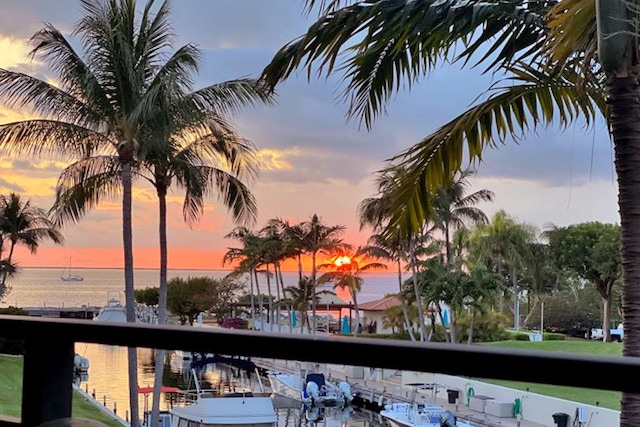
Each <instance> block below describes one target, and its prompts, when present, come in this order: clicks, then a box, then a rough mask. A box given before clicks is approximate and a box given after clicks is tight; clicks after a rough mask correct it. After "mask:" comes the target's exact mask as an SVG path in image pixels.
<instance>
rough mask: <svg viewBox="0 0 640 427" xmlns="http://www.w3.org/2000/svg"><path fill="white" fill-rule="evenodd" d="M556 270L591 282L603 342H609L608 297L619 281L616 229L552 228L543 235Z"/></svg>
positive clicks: (585, 225)
mask: <svg viewBox="0 0 640 427" xmlns="http://www.w3.org/2000/svg"><path fill="white" fill-rule="evenodd" d="M545 236H546V237H547V238H548V240H549V248H550V251H551V253H552V254H553V259H554V260H555V263H556V265H557V266H558V268H561V269H563V270H566V271H568V272H570V273H572V274H574V275H575V276H576V277H577V278H579V279H581V280H585V281H587V282H589V283H592V284H593V285H594V286H595V287H596V289H597V291H598V294H599V295H600V297H601V298H602V306H603V310H602V330H603V331H604V337H603V340H604V341H611V335H610V331H609V329H610V323H611V298H612V296H613V285H614V284H615V283H616V282H617V281H618V280H619V279H620V276H621V273H622V265H621V260H620V227H619V226H618V225H615V224H603V223H600V222H585V223H581V224H574V225H570V226H568V227H553V228H551V229H550V230H547V231H546V232H545Z"/></svg>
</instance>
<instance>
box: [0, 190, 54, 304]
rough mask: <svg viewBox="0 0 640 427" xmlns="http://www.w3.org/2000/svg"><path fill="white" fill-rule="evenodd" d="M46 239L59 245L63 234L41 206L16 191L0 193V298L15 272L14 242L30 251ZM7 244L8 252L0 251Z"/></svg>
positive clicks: (34, 250) (0, 298)
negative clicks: (8, 279)
mask: <svg viewBox="0 0 640 427" xmlns="http://www.w3.org/2000/svg"><path fill="white" fill-rule="evenodd" d="M45 240H51V241H52V242H53V243H56V244H62V243H63V242H64V237H63V236H62V233H61V232H60V230H59V229H58V227H57V226H56V225H55V224H54V223H53V222H52V221H51V220H50V219H49V218H48V217H47V213H46V212H45V210H44V209H41V208H39V207H37V206H35V205H33V204H31V201H30V200H24V199H23V198H22V197H21V196H20V195H19V194H16V193H11V194H9V195H8V196H5V195H2V196H0V259H1V260H2V269H1V270H0V274H1V279H0V280H1V282H0V300H2V298H3V297H4V296H5V294H6V292H7V278H8V277H10V276H11V275H13V274H15V272H16V266H15V265H14V263H13V262H12V260H13V252H14V250H15V248H16V246H17V245H25V246H26V247H27V248H29V251H30V252H31V253H32V254H35V253H36V252H37V251H38V247H39V246H40V244H41V243H42V242H43V241H45ZM7 244H8V249H7V250H8V253H7V255H6V256H4V253H3V250H4V249H5V248H6V245H7Z"/></svg>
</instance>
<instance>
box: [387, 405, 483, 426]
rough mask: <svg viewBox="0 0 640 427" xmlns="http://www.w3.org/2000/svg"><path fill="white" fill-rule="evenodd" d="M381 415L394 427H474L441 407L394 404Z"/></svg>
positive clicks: (388, 406)
mask: <svg viewBox="0 0 640 427" xmlns="http://www.w3.org/2000/svg"><path fill="white" fill-rule="evenodd" d="M380 415H381V416H382V417H383V418H384V419H385V420H387V421H388V422H389V424H391V425H392V426H393V427H474V426H473V424H469V423H468V422H465V421H458V420H457V419H456V416H455V415H453V414H452V413H451V412H450V411H448V410H446V409H445V408H443V407H442V406H439V405H431V404H417V403H413V404H411V403H392V404H388V405H385V407H384V409H383V410H381V411H380Z"/></svg>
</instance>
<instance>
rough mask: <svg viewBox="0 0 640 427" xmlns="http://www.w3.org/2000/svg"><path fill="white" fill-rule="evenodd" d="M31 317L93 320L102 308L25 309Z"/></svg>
mask: <svg viewBox="0 0 640 427" xmlns="http://www.w3.org/2000/svg"><path fill="white" fill-rule="evenodd" d="M22 309H23V310H24V311H26V312H27V313H29V316H36V317H59V318H64V319H93V318H94V317H96V316H97V315H98V312H99V311H100V307H93V306H91V307H89V306H86V307H84V306H83V307H23V308H22Z"/></svg>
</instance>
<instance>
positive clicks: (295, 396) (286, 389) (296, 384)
mask: <svg viewBox="0 0 640 427" xmlns="http://www.w3.org/2000/svg"><path fill="white" fill-rule="evenodd" d="M268 378H269V385H270V386H271V391H272V392H273V393H274V394H276V395H278V396H282V397H286V398H288V399H292V400H296V401H298V402H300V403H303V402H304V397H303V393H302V378H301V377H300V376H299V375H295V374H286V373H269V374H268Z"/></svg>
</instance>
